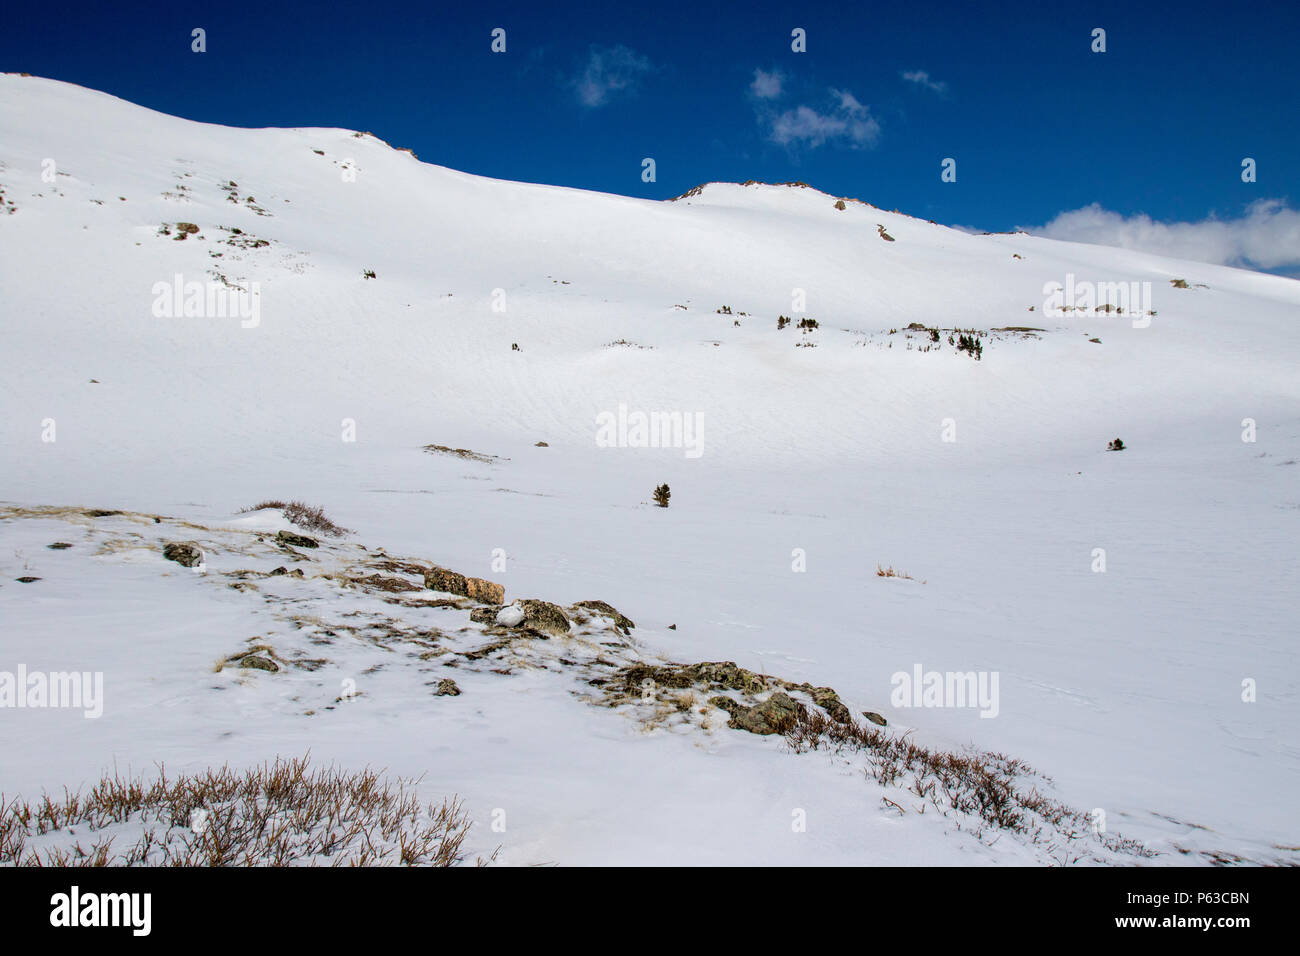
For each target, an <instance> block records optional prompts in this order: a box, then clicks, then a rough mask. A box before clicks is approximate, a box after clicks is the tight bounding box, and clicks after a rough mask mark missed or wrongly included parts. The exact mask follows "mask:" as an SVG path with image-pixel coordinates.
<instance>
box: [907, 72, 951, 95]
mask: <svg viewBox="0 0 1300 956" xmlns="http://www.w3.org/2000/svg"><path fill="white" fill-rule="evenodd" d="M901 75H902V77H903V79H905V80H907V82H909V83H915V84H916V85H917V86H920V87H924V88H925V89H927V90H930V91H931V92H932V93H938V94H939V95H940V96H942V95H943V94H945V93H947V92H948V84H947V83H944V82H943V81H942V80H933V79H931V78H930V74H929V73H927V72H926V71H925V70H904V71H903V73H902V74H901Z"/></svg>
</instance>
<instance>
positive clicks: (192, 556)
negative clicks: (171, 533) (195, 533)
mask: <svg viewBox="0 0 1300 956" xmlns="http://www.w3.org/2000/svg"><path fill="white" fill-rule="evenodd" d="M163 557H164V558H166V559H167V560H168V561H175V562H176V563H177V564H179V565H180V566H181V567H184V568H194V567H198V565H199V564H200V563H201V562H202V561H203V551H202V549H201V548H199V545H198V542H197V541H169V542H168V543H167V544H165V545H163Z"/></svg>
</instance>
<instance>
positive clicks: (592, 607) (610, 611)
mask: <svg viewBox="0 0 1300 956" xmlns="http://www.w3.org/2000/svg"><path fill="white" fill-rule="evenodd" d="M573 606H574V607H581V608H586V609H587V610H588V611H593V612H595V613H596V614H600V615H602V616H603V617H607V618H609V619H610V620H611V621H613V622H614V626H615V627H617V628H618V629H619V630H620V631H622V632H623V633H624V634H627V632H628V631H629V630H630V629H631V628H634V627H636V624H634V623H633V622H632V619H631V618H629V617H625V616H623V615H622V614H620V613H619V612H618V609H617V608H615V607H614V606H613V605H612V604H606V603H605V602H604V601H579V602H578V603H577V604H575V605H573Z"/></svg>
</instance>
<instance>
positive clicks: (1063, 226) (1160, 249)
mask: <svg viewBox="0 0 1300 956" xmlns="http://www.w3.org/2000/svg"><path fill="white" fill-rule="evenodd" d="M1020 228H1022V229H1024V230H1025V231H1026V232H1030V233H1033V234H1034V235H1039V236H1046V237H1048V238H1049V239H1066V240H1069V241H1071V242H1091V243H1096V244H1098V245H1106V246H1119V247H1121V248H1124V249H1138V250H1141V251H1143V252H1154V253H1159V254H1160V255H1165V256H1173V257H1175V258H1179V259H1192V260H1194V261H1197V262H1212V263H1215V264H1218V265H1229V266H1246V267H1248V268H1256V269H1290V270H1294V269H1296V268H1300V211H1297V210H1295V209H1291V208H1289V207H1288V206H1287V205H1286V203H1285V202H1283V201H1282V200H1279V199H1259V200H1256V201H1255V202H1253V203H1251V204H1250V205H1249V206H1248V207H1247V208H1246V213H1245V215H1243V216H1241V217H1240V218H1238V219H1218V218H1216V217H1214V216H1210V217H1209V218H1206V219H1203V220H1201V221H1200V222H1156V221H1154V220H1153V219H1152V218H1151V217H1150V216H1148V215H1146V214H1144V213H1139V214H1137V215H1134V216H1128V217H1124V216H1121V215H1120V214H1119V213H1117V212H1111V211H1109V210H1107V209H1103V208H1102V207H1101V206H1100V205H1099V204H1098V203H1093V204H1092V205H1090V206H1084V207H1083V208H1082V209H1074V210H1071V211H1069V212H1062V213H1060V214H1058V215H1057V216H1056V218H1054V219H1053V220H1052V221H1051V222H1049V223H1047V224H1046V225H1043V226H1021V227H1020Z"/></svg>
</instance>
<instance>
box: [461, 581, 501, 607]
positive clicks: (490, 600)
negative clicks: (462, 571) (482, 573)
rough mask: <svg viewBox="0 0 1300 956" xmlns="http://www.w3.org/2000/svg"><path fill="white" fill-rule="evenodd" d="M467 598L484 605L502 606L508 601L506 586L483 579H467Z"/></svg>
mask: <svg viewBox="0 0 1300 956" xmlns="http://www.w3.org/2000/svg"><path fill="white" fill-rule="evenodd" d="M465 597H467V598H469V599H470V600H471V601H479V602H481V603H483V604H501V603H502V602H503V601H505V599H506V589H505V586H504V585H501V584H497V583H496V582H495V581H486V580H484V579H483V578H466V579H465Z"/></svg>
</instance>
